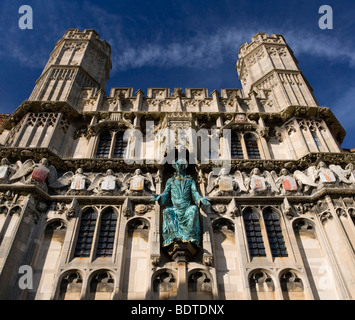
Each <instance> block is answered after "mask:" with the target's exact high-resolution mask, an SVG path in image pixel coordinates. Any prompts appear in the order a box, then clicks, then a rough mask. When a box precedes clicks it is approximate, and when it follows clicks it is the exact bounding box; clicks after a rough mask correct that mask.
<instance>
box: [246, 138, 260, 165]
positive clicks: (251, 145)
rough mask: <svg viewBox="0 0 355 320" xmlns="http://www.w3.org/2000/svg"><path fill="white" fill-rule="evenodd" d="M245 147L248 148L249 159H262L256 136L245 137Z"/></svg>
mask: <svg viewBox="0 0 355 320" xmlns="http://www.w3.org/2000/svg"><path fill="white" fill-rule="evenodd" d="M244 141H245V146H246V148H247V153H248V158H249V159H260V152H259V148H258V142H257V138H256V137H255V135H253V134H251V133H247V134H245V135H244Z"/></svg>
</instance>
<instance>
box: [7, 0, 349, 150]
mask: <svg viewBox="0 0 355 320" xmlns="http://www.w3.org/2000/svg"><path fill="white" fill-rule="evenodd" d="M24 4H27V5H30V6H31V7H32V9H33V29H32V30H21V29H20V28H19V27H18V20H19V18H20V17H21V14H19V13H18V9H19V7H20V6H21V5H24ZM324 4H327V5H330V6H331V7H332V9H333V29H332V30H328V29H326V30H322V29H320V28H319V26H318V21H319V18H320V17H321V14H319V13H318V9H319V7H320V6H321V5H324ZM0 12H1V19H0V32H1V35H2V39H1V41H0V84H1V86H0V112H4V113H5V112H7V113H12V112H13V111H14V110H15V109H16V108H17V107H18V106H19V105H20V104H21V103H22V102H23V101H24V100H26V99H27V98H28V97H29V95H30V93H31V91H32V89H33V87H34V84H35V81H36V80H37V79H38V77H39V75H40V73H41V71H42V69H43V67H44V65H45V64H46V62H47V60H48V57H49V54H50V52H51V51H52V50H53V48H54V44H55V43H56V42H57V41H58V40H59V39H60V38H61V37H62V35H63V34H64V33H65V31H66V30H67V29H69V28H79V29H80V30H83V29H95V30H96V31H97V32H98V33H99V34H100V36H101V38H102V39H105V40H106V41H107V42H109V43H110V45H111V47H112V56H111V57H112V63H113V69H112V71H111V74H110V80H109V82H108V84H107V87H106V91H107V92H109V91H110V88H112V87H133V88H134V90H138V89H142V90H143V91H144V92H147V88H150V87H152V88H154V87H155V88H156V87H163V88H172V89H173V88H183V89H185V88H208V90H209V92H212V91H213V90H214V89H217V90H218V91H220V89H221V88H241V84H240V82H239V80H238V75H237V72H236V71H235V64H236V61H237V53H238V49H239V47H240V46H241V45H242V44H243V43H244V42H250V38H251V37H252V36H253V35H254V34H255V33H257V32H266V33H269V34H272V33H279V34H282V35H283V36H284V37H285V39H286V41H287V42H288V44H289V45H290V47H291V48H292V50H293V51H294V53H295V56H296V58H297V59H298V62H299V66H300V68H301V70H302V72H303V73H304V75H305V77H306V78H307V80H308V81H309V83H310V85H311V86H312V87H313V89H314V94H315V96H316V98H317V100H318V103H319V104H320V105H321V106H325V107H329V108H331V110H332V111H333V113H334V114H335V115H336V116H337V117H338V119H339V121H340V122H341V124H342V125H343V127H344V128H345V130H346V131H347V135H346V137H345V140H344V142H343V145H342V146H343V147H344V148H354V147H355V141H354V140H355V126H354V125H353V121H354V116H353V115H354V114H355V109H354V101H355V76H354V72H355V37H354V32H355V19H354V18H355V1H352V0H348V1H342V0H337V1H333V0H332V1H330V0H322V1H318V0H290V1H284V0H282V1H281V0H269V1H252V0H249V1H246V0H241V1H239V0H234V1H232V0H218V1H217V0H215V1H212V0H204V1H202V0H197V1H192V0H189V1H179V0H175V1H170V0H164V1H163V0H159V1H148V0H147V1H134V0H128V1H121V0H118V1H117V0H116V1H113V0H112V1H74V0H71V1H69V0H61V1H53V0H47V1H43V0H41V1H39V0H37V1H27V0H26V1H25V0H23V1H17V0H1V3H0Z"/></svg>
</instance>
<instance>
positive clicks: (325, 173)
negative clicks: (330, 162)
mask: <svg viewBox="0 0 355 320" xmlns="http://www.w3.org/2000/svg"><path fill="white" fill-rule="evenodd" d="M315 182H317V183H318V188H319V189H320V188H322V185H326V186H334V185H335V183H336V182H337V180H336V177H335V175H334V173H333V171H332V170H330V169H328V168H327V166H326V164H325V163H324V162H323V161H321V162H319V164H318V166H317V169H316V171H315Z"/></svg>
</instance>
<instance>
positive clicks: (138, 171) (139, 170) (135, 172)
mask: <svg viewBox="0 0 355 320" xmlns="http://www.w3.org/2000/svg"><path fill="white" fill-rule="evenodd" d="M141 173H142V171H141V169H137V170H136V171H134V174H135V175H136V176H138V175H140V174H141Z"/></svg>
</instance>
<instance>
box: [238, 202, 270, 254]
mask: <svg viewBox="0 0 355 320" xmlns="http://www.w3.org/2000/svg"><path fill="white" fill-rule="evenodd" d="M243 220H244V226H245V231H246V236H247V241H248V247H249V253H250V256H251V257H265V256H266V252H265V247H264V241H263V236H262V234H261V227H260V217H259V215H258V214H257V213H255V212H253V210H252V209H251V208H247V209H245V211H244V213H243Z"/></svg>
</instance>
